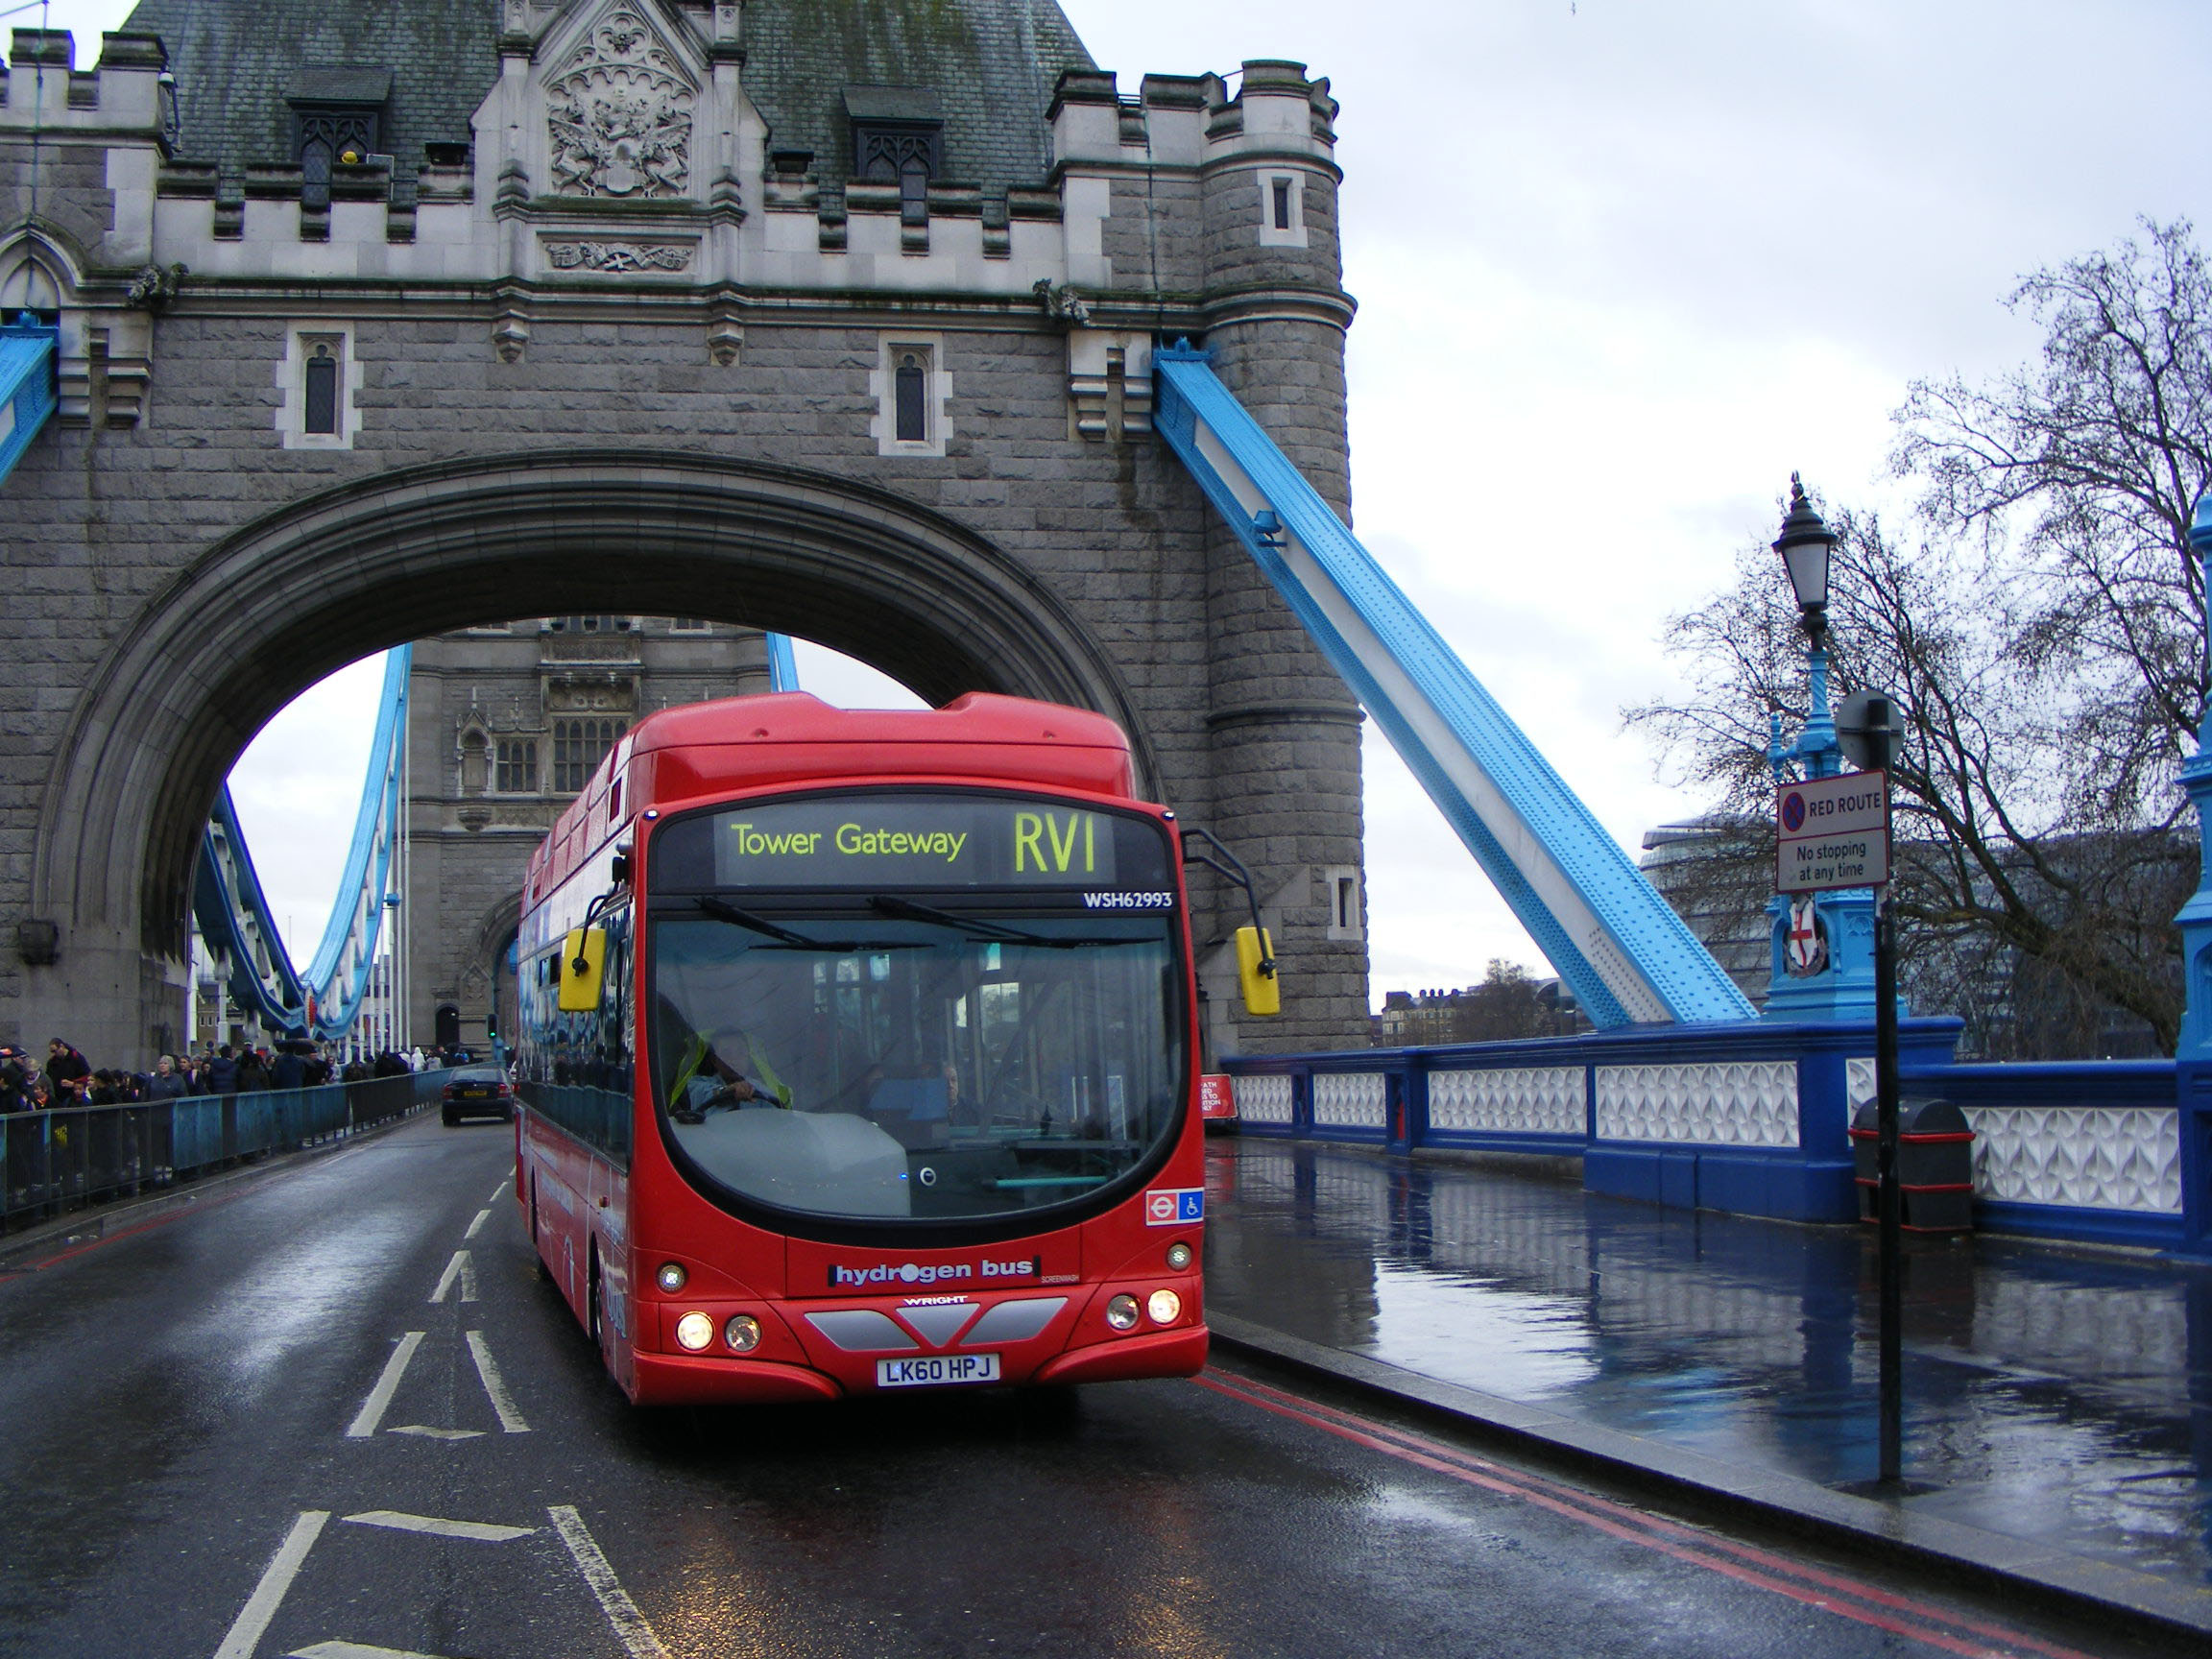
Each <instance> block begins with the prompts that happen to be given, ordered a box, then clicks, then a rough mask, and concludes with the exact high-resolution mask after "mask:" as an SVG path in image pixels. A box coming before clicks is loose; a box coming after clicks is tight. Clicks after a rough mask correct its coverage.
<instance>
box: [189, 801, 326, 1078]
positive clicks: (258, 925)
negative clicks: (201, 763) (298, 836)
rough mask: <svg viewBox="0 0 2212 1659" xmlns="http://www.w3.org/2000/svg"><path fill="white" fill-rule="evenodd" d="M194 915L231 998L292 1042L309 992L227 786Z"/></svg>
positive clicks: (197, 885)
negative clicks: (283, 936)
mask: <svg viewBox="0 0 2212 1659" xmlns="http://www.w3.org/2000/svg"><path fill="white" fill-rule="evenodd" d="M192 917H193V920H194V922H195V923H197V924H198V926H199V928H200V937H201V938H202V939H203V940H204V941H205V942H206V945H207V948H208V949H209V950H212V951H213V952H214V953H215V956H216V959H217V966H218V968H219V969H220V970H221V972H222V973H223V975H224V978H225V979H226V981H227V982H228V986H229V990H230V999H231V1000H232V1001H234V1002H236V1003H237V1004H238V1005H239V1006H240V1007H241V1008H248V1009H252V1011H253V1012H254V1014H256V1015H257V1016H258V1017H259V1019H260V1022H261V1023H262V1024H263V1025H264V1026H266V1027H268V1028H269V1029H271V1030H276V1031H281V1032H284V1033H285V1034H286V1035H288V1036H293V1037H297V1036H301V1035H302V1034H303V1033H304V1032H305V1031H306V1028H307V994H306V989H305V987H304V986H302V985H301V982H300V975H299V974H297V973H295V972H294V971H293V968H292V959H291V957H290V956H289V955H287V954H286V953H285V950H284V942H283V940H282V939H281V938H279V937H278V936H277V932H276V923H275V921H274V920H273V919H272V918H271V916H270V914H269V901H268V900H267V899H266V898H265V897H263V895H262V892H261V878H260V877H259V876H258V875H257V874H256V873H255V871H254V869H253V857H252V854H251V853H249V852H248V851H247V850H246V838H245V836H244V835H243V834H241V833H240V832H239V829H238V814H237V811H236V809H235V808H234V807H233V806H232V805H231V802H230V790H229V786H228V784H226V785H225V786H224V788H223V790H222V792H221V793H220V794H218V795H217V796H216V797H215V810H214V811H213V812H212V813H211V814H210V815H209V817H208V821H207V832H206V834H205V835H204V836H203V837H202V839H201V842H200V863H199V871H198V874H197V878H196V879H195V880H194V881H193V883H192Z"/></svg>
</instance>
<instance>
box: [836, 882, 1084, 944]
mask: <svg viewBox="0 0 2212 1659" xmlns="http://www.w3.org/2000/svg"><path fill="white" fill-rule="evenodd" d="M868 908H869V909H871V910H873V911H875V912H876V913H877V914H878V916H897V917H900V918H902V920H904V921H908V922H934V923H936V924H937V925H938V926H941V927H956V928H958V929H959V930H960V931H961V932H963V933H968V934H973V935H974V937H975V938H977V939H989V940H991V941H993V942H994V943H996V944H999V945H1042V946H1045V947H1046V948H1047V949H1049V950H1066V949H1067V948H1068V947H1069V946H1070V945H1074V944H1079V943H1081V941H1079V940H1074V939H1047V938H1046V936H1045V935H1044V934H1042V933H1030V932H1027V931H1025V930H1024V929H1022V928H1020V927H1002V926H999V925H998V923H996V922H985V921H983V920H981V919H980V918H978V917H974V916H955V915H954V914H953V913H952V912H951V911H950V910H936V909H932V908H931V907H930V906H928V905H926V904H917V903H915V902H913V901H912V900H911V899H900V898H895V897H894V896H892V895H891V894H889V893H878V894H876V895H875V896H873V897H872V898H871V899H870V900H869V901H868Z"/></svg>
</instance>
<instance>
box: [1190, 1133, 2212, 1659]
mask: <svg viewBox="0 0 2212 1659" xmlns="http://www.w3.org/2000/svg"><path fill="white" fill-rule="evenodd" d="M1551 1164H1552V1165H1555V1166H1556V1167H1551V1166H1548V1165H1547V1162H1546V1161H1543V1160H1533V1159H1522V1160H1518V1161H1515V1164H1514V1166H1506V1164H1505V1162H1504V1161H1503V1160H1495V1159H1494V1160H1488V1161H1478V1160H1475V1159H1447V1158H1443V1157H1434V1156H1424V1157H1421V1158H1407V1157H1404V1156H1390V1155H1385V1154H1383V1153H1381V1152H1379V1151H1368V1150H1365V1149H1360V1148H1343V1147H1334V1146H1327V1145H1314V1144H1311V1143H1293V1142H1275V1141H1259V1140H1253V1139H1228V1140H1221V1141H1216V1142H1214V1143H1213V1145H1212V1147H1211V1155H1210V1162H1209V1175H1208V1193H1207V1209H1208V1229H1209V1244H1208V1248H1209V1253H1210V1254H1209V1261H1208V1268H1207V1285H1208V1294H1209V1298H1210V1303H1209V1316H1210V1317H1211V1318H1213V1319H1214V1322H1215V1324H1216V1328H1217V1330H1218V1331H1219V1332H1220V1333H1221V1334H1222V1335H1223V1336H1225V1337H1227V1338H1229V1343H1228V1345H1229V1346H1230V1347H1231V1348H1232V1349H1233V1350H1234V1349H1236V1348H1239V1347H1243V1346H1245V1345H1246V1343H1247V1342H1248V1343H1249V1344H1250V1345H1251V1346H1252V1347H1253V1348H1254V1349H1255V1350H1256V1351H1257V1352H1261V1353H1266V1354H1271V1355H1274V1356H1277V1357H1280V1358H1292V1359H1295V1360H1302V1361H1305V1362H1308V1363H1311V1364H1314V1365H1316V1366H1318V1367H1319V1368H1321V1369H1324V1370H1328V1371H1331V1372H1333V1373H1334V1374H1337V1375H1339V1376H1341V1377H1342V1378H1343V1379H1345V1380H1347V1381H1350V1382H1354V1383H1380V1384H1381V1385H1382V1386H1383V1388H1384V1389H1385V1390H1386V1391H1394V1392H1398V1393H1401V1394H1404V1395H1406V1396H1407V1397H1408V1398H1420V1399H1436V1398H1445V1399H1455V1400H1457V1401H1459V1402H1460V1404H1461V1406H1462V1407H1464V1408H1465V1409H1466V1410H1467V1411H1468V1412H1469V1413H1471V1414H1472V1415H1473V1416H1475V1417H1477V1418H1483V1417H1487V1418H1488V1419H1490V1420H1491V1421H1492V1423H1493V1424H1494V1425H1495V1426H1497V1427H1500V1428H1502V1429H1506V1430H1518V1429H1521V1428H1529V1429H1533V1430H1534V1431H1537V1432H1538V1433H1539V1435H1540V1436H1549V1437H1551V1439H1553V1440H1555V1441H1558V1442H1560V1443H1563V1444H1569V1445H1572V1446H1574V1447H1575V1448H1577V1449H1590V1448H1598V1449H1600V1450H1601V1451H1602V1453H1603V1457H1602V1458H1601V1459H1600V1460H1601V1461H1602V1460H1605V1459H1614V1460H1622V1459H1624V1460H1626V1461H1627V1462H1629V1463H1631V1464H1639V1465H1642V1466H1644V1467H1647V1469H1648V1470H1649V1471H1650V1472H1651V1473H1652V1474H1654V1475H1655V1476H1659V1477H1669V1476H1670V1475H1671V1473H1677V1474H1678V1473H1687V1474H1688V1475H1690V1476H1691V1477H1693V1478H1695V1479H1704V1480H1706V1481H1707V1482H1708V1483H1711V1484H1717V1485H1719V1487H1720V1488H1722V1489H1723V1491H1724V1492H1726V1493H1727V1494H1729V1495H1731V1496H1744V1495H1751V1494H1758V1495H1761V1496H1763V1497H1764V1498H1765V1499H1767V1500H1770V1501H1778V1502H1781V1503H1783V1504H1784V1505H1785V1506H1786V1507H1787V1506H1789V1505H1791V1504H1802V1505H1803V1506H1804V1507H1805V1509H1806V1510H1807V1511H1809V1512H1810V1513H1811V1514H1812V1515H1813V1516H1814V1517H1815V1518H1833V1519H1838V1520H1839V1521H1841V1522H1845V1523H1848V1522H1850V1521H1851V1519H1852V1516H1853V1512H1854V1511H1876V1510H1880V1511H1882V1512H1883V1513H1882V1514H1881V1515H1880V1517H1879V1519H1878V1520H1877V1519H1876V1518H1875V1517H1873V1516H1871V1515H1868V1514H1861V1515H1860V1516H1859V1519H1860V1521H1862V1522H1866V1521H1873V1522H1874V1524H1875V1525H1877V1526H1878V1527H1880V1528H1881V1529H1882V1530H1884V1531H1885V1532H1887V1530H1889V1529H1891V1528H1893V1527H1896V1526H1897V1525H1898V1524H1899V1523H1898V1520H1897V1516H1896V1514H1895V1513H1894V1512H1892V1511H1891V1506H1890V1505H1889V1504H1887V1503H1885V1504H1880V1505H1877V1504H1873V1503H1863V1502H1854V1501H1853V1500H1852V1499H1850V1498H1848V1497H1845V1496H1843V1490H1842V1489H1844V1488H1846V1487H1849V1486H1852V1485H1854V1484H1855V1483H1859V1482H1863V1481H1867V1480H1869V1479H1871V1477H1872V1476H1873V1475H1874V1473H1875V1469H1876V1462H1875V1413H1876V1395H1875V1374H1874V1343H1873V1323H1874V1309H1875V1290H1874V1247H1873V1240H1872V1230H1871V1229H1860V1228H1855V1227H1851V1226H1831V1227H1809V1226H1803V1225H1797V1224H1791V1223H1786V1222H1777V1221H1767V1220H1759V1219H1752V1218H1746V1217H1739V1216H1733V1215H1725V1214H1715V1213H1711V1212H1684V1211H1680V1210H1671V1209H1663V1208H1660V1207H1658V1206H1656V1205H1647V1204H1640V1203H1635V1202H1631V1201H1627V1200H1623V1199H1616V1198H1609V1197H1604V1196H1600V1195H1596V1194H1592V1193H1588V1192H1586V1191H1584V1190H1582V1188H1581V1186H1580V1184H1579V1178H1578V1175H1577V1174H1576V1173H1575V1170H1574V1167H1573V1163H1572V1161H1570V1160H1564V1159H1562V1160H1555V1161H1551ZM1548 1177H1549V1178H1548ZM1906 1295H1907V1303H1906V1310H1905V1333H1906V1358H1905V1396H1906V1419H1905V1432H1906V1440H1905V1473H1906V1476H1907V1478H1908V1479H1909V1481H1911V1482H1914V1483H1917V1484H1918V1485H1919V1486H1921V1487H1923V1488H1925V1489H1924V1490H1919V1491H1917V1492H1916V1493H1915V1494H1914V1495H1912V1496H1910V1497H1907V1498H1905V1499H1903V1500H1902V1503H1901V1505H1899V1507H1900V1508H1901V1510H1902V1515H1903V1517H1904V1525H1906V1526H1907V1527H1908V1528H1910V1527H1911V1525H1912V1524H1914V1523H1917V1524H1919V1526H1920V1527H1921V1530H1922V1533H1923V1534H1924V1535H1925V1536H1926V1537H1927V1538H1929V1539H1932V1540H1934V1541H1935V1543H1936V1545H1937V1546H1938V1551H1939V1552H1942V1551H1956V1552H1959V1554H1958V1558H1959V1559H1960V1561H1961V1562H1962V1564H1965V1565H1983V1566H1986V1565H1989V1564H1992V1563H2004V1564H2007V1570H2008V1571H2012V1570H2018V1571H2024V1572H2026V1573H2027V1574H2028V1575H2030V1577H2031V1579H2032V1580H2033V1581H2035V1582H2038V1583H2045V1584H2051V1585H2056V1586H2059V1587H2061V1588H2080V1587H2083V1586H2095V1587H2096V1589H2097V1592H2098V1594H2100V1595H2110V1596H2112V1597H2114V1598H2116V1599H2117V1601H2116V1603H2115V1604H2117V1605H2126V1604H2128V1601H2129V1598H2135V1599H2137V1600H2138V1601H2139V1603H2140V1604H2141V1605H2144V1606H2151V1607H2155V1608H2158V1609H2160V1610H2162V1611H2163V1612H2166V1613H2179V1614H2181V1615H2183V1616H2185V1617H2187V1618H2189V1619H2190V1620H2192V1621H2193V1622H2194V1623H2195V1624H2196V1627H2197V1628H2200V1629H2201V1630H2204V1631H2206V1632H2207V1633H2212V1271H2207V1270H2205V1269H2204V1268H2202V1267H2201V1266H2193V1265H2190V1264H2187V1263H2185V1262H2180V1261H2177V1260H2176V1259H2175V1258H2171V1257H2163V1256H2159V1255H2156V1254H2154V1253H2152V1252H2150V1251H2146V1250H2133V1249H2117V1248H2110V1247H2082V1246H2074V1245H2056V1244H2052V1243H2048V1242H2044V1241H2041V1240H2026V1239H2020V1238H1998V1237H1995V1236H1989V1235H1958V1236H1926V1237H1920V1238H1913V1239H1912V1240H1911V1244H1910V1254H1909V1258H1908V1262H1907V1281H1906ZM1239 1338H1244V1339H1245V1341H1239V1340H1238V1339H1239ZM1461 1391H1466V1392H1461Z"/></svg>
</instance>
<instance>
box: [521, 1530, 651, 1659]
mask: <svg viewBox="0 0 2212 1659" xmlns="http://www.w3.org/2000/svg"><path fill="white" fill-rule="evenodd" d="M545 1513H546V1514H548V1515H550V1516H552V1517H553V1527H554V1529H555V1530H556V1531H558V1532H559V1533H560V1534H561V1542H562V1543H564V1544H565V1545H567V1546H568V1553H569V1554H571V1555H573V1556H574V1557H575V1558H576V1570H577V1571H578V1572H580V1573H582V1574H583V1575H584V1582H585V1583H587V1584H589V1585H590V1586H591V1594H592V1595H594V1596H596V1597H598V1598H599V1610H600V1611H601V1612H603V1613H605V1614H606V1615H607V1623H610V1624H612V1625H613V1626H614V1634H615V1635H616V1636H617V1637H619V1638H620V1639H621V1642H622V1646H623V1647H625V1648H627V1649H628V1650H629V1653H630V1659H668V1649H667V1648H665V1647H661V1638H660V1637H658V1636H656V1635H654V1634H653V1626H652V1625H650V1624H648V1623H645V1615H644V1614H642V1613H640V1612H638V1611H637V1602H635V1601H633V1600H631V1599H630V1595H629V1592H628V1591H626V1590H624V1589H623V1588H622V1580H621V1579H619V1578H617V1577H615V1576H614V1569H613V1568H612V1567H610V1566H608V1565H607V1557H606V1556H605V1555H603V1554H601V1553H600V1551H599V1546H598V1544H597V1543H596V1542H595V1541H594V1540H593V1538H592V1536H591V1534H590V1533H589V1531H588V1530H586V1528H585V1526H584V1517H583V1516H581V1515H579V1514H577V1513H576V1509H575V1506H574V1505H573V1504H569V1503H555V1504H552V1505H550V1506H549V1507H548V1508H547V1509H546V1511H545Z"/></svg>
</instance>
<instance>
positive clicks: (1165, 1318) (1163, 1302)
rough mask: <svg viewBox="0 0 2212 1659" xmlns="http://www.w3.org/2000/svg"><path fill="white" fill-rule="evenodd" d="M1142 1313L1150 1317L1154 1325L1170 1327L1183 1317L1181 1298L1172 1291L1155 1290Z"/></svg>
mask: <svg viewBox="0 0 2212 1659" xmlns="http://www.w3.org/2000/svg"><path fill="white" fill-rule="evenodd" d="M1144 1311H1145V1312H1147V1313H1149V1314H1151V1315H1152V1323H1153V1324H1155V1325H1172V1324H1174V1323H1175V1321H1176V1320H1178V1319H1180V1318H1182V1317H1183V1298H1182V1297H1180V1296H1178V1295H1176V1294H1175V1292H1174V1291H1172V1290H1155V1291H1153V1292H1152V1298H1151V1300H1150V1301H1148V1302H1146V1303H1145V1304H1144Z"/></svg>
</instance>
